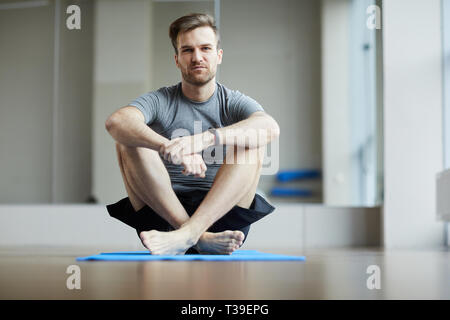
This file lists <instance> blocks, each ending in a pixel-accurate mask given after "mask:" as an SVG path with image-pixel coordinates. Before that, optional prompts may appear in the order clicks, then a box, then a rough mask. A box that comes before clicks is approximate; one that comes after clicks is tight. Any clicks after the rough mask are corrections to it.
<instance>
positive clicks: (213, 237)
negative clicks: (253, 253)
mask: <svg viewBox="0 0 450 320" xmlns="http://www.w3.org/2000/svg"><path fill="white" fill-rule="evenodd" d="M244 238H245V236H244V233H243V232H242V231H223V232H218V233H212V232H205V233H204V234H202V236H201V237H200V239H199V240H198V242H197V245H196V246H195V248H196V249H197V250H198V251H199V252H200V253H202V254H232V253H233V252H234V251H235V250H237V249H239V247H240V246H242V243H243V241H244Z"/></svg>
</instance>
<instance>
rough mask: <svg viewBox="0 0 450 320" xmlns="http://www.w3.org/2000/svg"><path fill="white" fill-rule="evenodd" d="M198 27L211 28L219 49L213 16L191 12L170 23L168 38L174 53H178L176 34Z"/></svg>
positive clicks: (217, 33)
mask: <svg viewBox="0 0 450 320" xmlns="http://www.w3.org/2000/svg"><path fill="white" fill-rule="evenodd" d="M199 27H210V28H211V29H213V31H214V34H215V35H216V39H217V44H216V45H217V49H219V44H220V36H219V31H218V30H217V27H216V25H215V22H214V18H213V17H211V16H210V15H209V14H205V13H191V14H188V15H186V16H182V17H181V18H178V19H177V20H175V21H174V22H172V24H171V25H170V28H169V37H170V40H171V41H172V46H173V48H174V49H175V53H176V54H178V48H177V39H178V35H179V34H180V33H184V32H188V31H191V30H194V29H197V28H199Z"/></svg>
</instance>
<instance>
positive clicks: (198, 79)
mask: <svg viewBox="0 0 450 320" xmlns="http://www.w3.org/2000/svg"><path fill="white" fill-rule="evenodd" d="M205 70H207V72H205V74H197V75H196V74H191V73H190V72H189V71H187V72H183V71H181V75H182V77H183V79H184V81H186V82H187V83H189V84H191V85H194V86H197V87H200V86H203V85H205V84H207V83H208V82H210V81H211V80H212V79H214V77H215V76H216V73H215V72H211V71H210V70H209V69H205Z"/></svg>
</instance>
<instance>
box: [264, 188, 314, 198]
mask: <svg viewBox="0 0 450 320" xmlns="http://www.w3.org/2000/svg"><path fill="white" fill-rule="evenodd" d="M270 194H271V195H272V196H277V197H310V196H312V191H311V190H308V189H298V188H288V187H284V188H283V187H273V188H272V190H271V193H270Z"/></svg>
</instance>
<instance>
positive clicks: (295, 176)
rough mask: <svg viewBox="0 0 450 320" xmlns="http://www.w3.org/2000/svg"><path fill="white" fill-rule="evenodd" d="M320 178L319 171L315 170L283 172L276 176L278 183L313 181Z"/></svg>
mask: <svg viewBox="0 0 450 320" xmlns="http://www.w3.org/2000/svg"><path fill="white" fill-rule="evenodd" d="M315 178H320V171H319V170H315V169H307V170H284V171H280V172H279V173H278V174H277V179H278V181H280V182H288V181H293V180H300V179H315Z"/></svg>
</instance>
